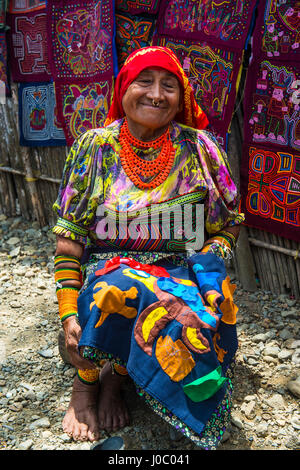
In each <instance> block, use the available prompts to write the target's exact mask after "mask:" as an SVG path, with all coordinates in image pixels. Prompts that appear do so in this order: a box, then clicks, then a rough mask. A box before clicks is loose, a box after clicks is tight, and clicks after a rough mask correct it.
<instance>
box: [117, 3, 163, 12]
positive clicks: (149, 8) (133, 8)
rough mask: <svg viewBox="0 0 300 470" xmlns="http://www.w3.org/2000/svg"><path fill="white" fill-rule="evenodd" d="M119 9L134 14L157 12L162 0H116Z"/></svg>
mask: <svg viewBox="0 0 300 470" xmlns="http://www.w3.org/2000/svg"><path fill="white" fill-rule="evenodd" d="M115 6H116V9H117V10H121V11H124V12H127V13H131V14H133V15H137V14H139V13H151V14H155V13H157V11H158V8H159V6H160V0H116V2H115Z"/></svg>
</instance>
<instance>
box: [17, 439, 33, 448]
mask: <svg viewBox="0 0 300 470" xmlns="http://www.w3.org/2000/svg"><path fill="white" fill-rule="evenodd" d="M32 445H33V440H32V439H27V440H26V441H23V442H20V444H19V446H18V448H19V449H20V450H28V449H30V448H31V447H32Z"/></svg>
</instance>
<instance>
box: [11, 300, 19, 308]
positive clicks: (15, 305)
mask: <svg viewBox="0 0 300 470" xmlns="http://www.w3.org/2000/svg"><path fill="white" fill-rule="evenodd" d="M9 305H10V307H11V308H21V307H22V305H21V304H20V302H18V301H17V300H12V301H11V302H10V304H9Z"/></svg>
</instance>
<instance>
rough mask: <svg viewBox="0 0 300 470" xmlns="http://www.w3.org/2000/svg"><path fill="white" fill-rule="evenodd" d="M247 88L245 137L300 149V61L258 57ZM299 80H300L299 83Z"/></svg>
mask: <svg viewBox="0 0 300 470" xmlns="http://www.w3.org/2000/svg"><path fill="white" fill-rule="evenodd" d="M248 75H249V77H250V79H249V81H248V83H247V86H246V91H245V100H244V109H245V140H246V141H248V142H257V143H265V144H267V145H278V146H280V147H281V148H282V150H284V149H286V148H287V147H291V148H293V149H294V150H299V151H300V122H299V121H300V114H299V103H298V101H300V100H298V99H297V89H298V88H299V86H297V80H299V78H300V62H294V61H292V62H284V63H282V62H276V63H275V62H274V61H270V60H261V59H260V60H255V61H253V63H252V64H251V66H250V67H249V72H248ZM299 83H300V82H299Z"/></svg>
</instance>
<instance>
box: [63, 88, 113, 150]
mask: <svg viewBox="0 0 300 470" xmlns="http://www.w3.org/2000/svg"><path fill="white" fill-rule="evenodd" d="M112 88H113V82H112V79H108V80H103V81H90V82H89V83H86V81H85V82H82V83H76V82H72V81H70V82H69V83H66V82H65V83H61V82H60V81H59V82H55V92H56V101H57V112H58V117H59V120H60V122H61V123H62V126H63V129H64V132H65V136H66V141H67V145H69V146H71V145H72V144H73V142H74V140H75V139H77V138H78V137H79V136H80V135H82V134H84V133H85V132H87V131H89V130H91V129H95V128H97V127H100V126H101V125H103V124H104V121H105V118H106V116H107V112H108V109H109V106H110V102H111V91H112Z"/></svg>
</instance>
